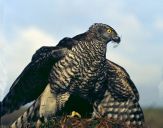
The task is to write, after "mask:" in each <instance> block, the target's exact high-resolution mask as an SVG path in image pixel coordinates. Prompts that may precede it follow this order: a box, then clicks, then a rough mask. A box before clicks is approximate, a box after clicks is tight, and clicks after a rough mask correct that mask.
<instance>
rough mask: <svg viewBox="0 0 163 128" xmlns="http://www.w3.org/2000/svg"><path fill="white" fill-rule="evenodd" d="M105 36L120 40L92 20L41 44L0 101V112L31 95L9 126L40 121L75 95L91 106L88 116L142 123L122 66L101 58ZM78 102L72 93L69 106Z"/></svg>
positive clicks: (108, 39)
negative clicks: (55, 42)
mask: <svg viewBox="0 0 163 128" xmlns="http://www.w3.org/2000/svg"><path fill="white" fill-rule="evenodd" d="M109 42H116V43H119V42H120V37H119V36H118V34H117V32H116V31H115V30H114V29H113V28H112V27H110V26H109V25H106V24H102V23H95V24H93V25H92V26H91V27H90V28H89V30H88V31H86V32H84V33H82V34H79V35H77V36H75V37H73V38H64V39H62V40H61V41H60V42H59V43H58V45H57V46H55V47H42V48H40V49H39V50H38V51H36V53H35V54H34V55H33V57H32V60H31V62H30V63H29V64H28V65H27V67H26V68H25V69H24V70H23V72H22V73H21V74H20V76H19V77H18V78H17V79H16V80H15V82H14V83H13V85H12V86H11V88H10V90H9V93H8V94H7V95H6V96H5V98H4V99H3V101H2V102H1V115H0V116H3V115H5V114H7V113H11V112H12V111H14V110H16V109H19V108H20V106H22V105H24V104H26V103H29V102H31V101H33V100H34V103H33V104H32V105H31V106H30V107H29V108H28V110H27V111H26V112H25V113H24V114H23V115H22V116H21V117H19V118H18V119H17V120H16V121H15V122H14V123H13V124H12V125H11V127H12V128H21V127H26V125H27V124H28V123H35V127H40V125H41V124H42V123H43V122H46V121H47V119H48V117H50V116H52V115H55V116H57V115H60V114H61V115H62V114H63V113H62V110H63V109H64V107H66V106H65V104H66V102H68V101H69V99H70V97H71V96H74V97H80V98H82V99H84V100H86V101H87V102H88V103H89V104H90V105H91V106H92V111H93V112H92V118H97V117H107V118H114V119H117V120H122V121H124V122H125V123H126V124H128V125H130V124H132V125H138V126H139V127H141V126H142V125H143V123H144V115H143V112H142V109H141V107H140V105H139V103H138V101H139V94H138V91H137V89H136V87H135V85H134V83H133V82H132V80H131V79H130V76H129V75H128V74H127V72H126V71H125V70H124V69H123V68H122V67H120V66H119V65H117V64H115V63H113V62H111V61H109V60H107V59H106V50H107V43H109ZM78 102H80V101H78V100H73V98H72V100H71V105H72V104H73V106H72V108H71V107H70V108H71V109H73V107H75V106H76V105H77V104H79V103H78ZM71 105H70V106H71ZM65 110H66V109H65ZM85 111H89V110H84V111H83V112H85Z"/></svg>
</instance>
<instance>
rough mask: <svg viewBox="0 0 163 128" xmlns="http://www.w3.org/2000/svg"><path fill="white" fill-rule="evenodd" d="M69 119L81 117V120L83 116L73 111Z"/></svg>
mask: <svg viewBox="0 0 163 128" xmlns="http://www.w3.org/2000/svg"><path fill="white" fill-rule="evenodd" d="M68 117H79V118H81V115H80V114H79V113H78V112H75V111H72V112H71V115H68Z"/></svg>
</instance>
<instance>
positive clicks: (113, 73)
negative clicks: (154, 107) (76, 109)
mask: <svg viewBox="0 0 163 128" xmlns="http://www.w3.org/2000/svg"><path fill="white" fill-rule="evenodd" d="M107 68H108V70H107V83H106V85H107V87H108V89H107V90H106V92H105V94H104V97H103V98H102V100H101V101H99V104H98V105H97V106H96V109H95V111H94V113H93V116H95V117H97V116H99V115H100V116H104V117H105V116H106V117H108V118H112V119H115V120H122V121H124V122H126V123H128V124H132V125H140V126H141V125H142V124H143V122H144V116H143V111H142V109H141V107H140V105H139V103H138V101H139V93H138V91H137V89H136V87H135V85H134V83H133V82H132V80H131V79H130V76H129V75H128V73H127V72H126V71H125V69H124V68H122V67H121V66H119V65H117V64H115V63H113V62H111V61H109V60H108V63H107Z"/></svg>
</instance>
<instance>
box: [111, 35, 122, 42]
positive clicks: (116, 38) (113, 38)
mask: <svg viewBox="0 0 163 128" xmlns="http://www.w3.org/2000/svg"><path fill="white" fill-rule="evenodd" d="M112 41H114V42H116V43H118V44H119V43H120V41H121V38H120V37H119V36H115V37H112Z"/></svg>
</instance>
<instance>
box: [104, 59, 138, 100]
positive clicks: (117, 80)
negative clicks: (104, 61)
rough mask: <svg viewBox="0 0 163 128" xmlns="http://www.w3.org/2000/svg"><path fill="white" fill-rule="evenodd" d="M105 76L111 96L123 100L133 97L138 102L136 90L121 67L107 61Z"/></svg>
mask: <svg viewBox="0 0 163 128" xmlns="http://www.w3.org/2000/svg"><path fill="white" fill-rule="evenodd" d="M107 76H108V77H107V79H108V89H109V90H110V91H111V93H112V95H115V96H116V97H117V98H118V97H119V98H123V99H128V98H129V97H135V98H136V99H137V100H139V93H138V90H137V88H136V86H135V84H134V83H133V81H132V80H131V78H130V76H129V74H128V73H127V72H126V70H125V69H124V68H123V67H121V66H119V65H117V64H115V63H113V62H112V61H110V60H108V71H107Z"/></svg>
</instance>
